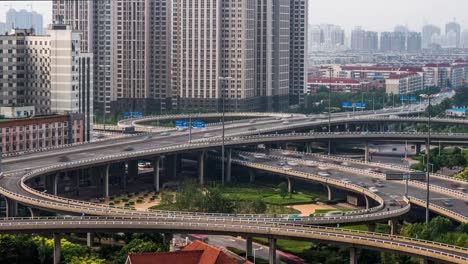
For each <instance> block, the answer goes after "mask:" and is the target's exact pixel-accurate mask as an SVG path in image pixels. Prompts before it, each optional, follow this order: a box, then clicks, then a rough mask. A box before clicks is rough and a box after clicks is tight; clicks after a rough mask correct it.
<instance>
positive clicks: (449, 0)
mask: <svg viewBox="0 0 468 264" xmlns="http://www.w3.org/2000/svg"><path fill="white" fill-rule="evenodd" d="M31 3H32V7H33V9H34V10H35V11H36V12H39V13H42V14H43V15H44V23H45V25H47V24H49V23H50V22H51V16H52V11H51V9H52V5H51V3H50V0H49V1H47V0H43V1H37V0H36V1H0V21H5V12H6V11H7V10H8V8H9V6H10V4H11V6H12V7H14V8H17V9H20V8H24V9H27V10H30V8H31V7H30V4H31ZM309 9H310V12H309V21H310V23H312V24H321V23H330V24H338V25H341V26H343V27H344V28H346V29H347V30H350V29H352V28H353V27H355V26H362V27H364V28H365V29H368V30H374V31H386V30H393V27H394V26H395V25H396V24H403V25H408V26H409V27H410V29H411V30H418V31H420V29H421V27H422V25H423V24H424V23H433V24H436V25H438V26H440V27H443V25H445V23H446V22H448V21H452V20H453V19H454V18H456V19H457V21H458V22H459V23H460V24H461V25H462V27H463V28H467V29H468V15H467V13H466V12H467V10H468V0H309ZM45 25H44V26H45Z"/></svg>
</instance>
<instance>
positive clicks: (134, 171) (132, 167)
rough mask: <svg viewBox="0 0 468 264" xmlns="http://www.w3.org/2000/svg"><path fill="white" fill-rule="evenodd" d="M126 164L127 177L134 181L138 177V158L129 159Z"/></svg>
mask: <svg viewBox="0 0 468 264" xmlns="http://www.w3.org/2000/svg"><path fill="white" fill-rule="evenodd" d="M127 166H128V177H129V179H132V180H133V181H135V179H136V178H137V177H138V160H131V161H128V162H127Z"/></svg>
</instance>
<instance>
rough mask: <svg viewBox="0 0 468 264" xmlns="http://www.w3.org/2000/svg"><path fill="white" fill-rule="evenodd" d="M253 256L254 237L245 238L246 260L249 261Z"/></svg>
mask: <svg viewBox="0 0 468 264" xmlns="http://www.w3.org/2000/svg"><path fill="white" fill-rule="evenodd" d="M252 256H253V246H252V237H246V238H245V259H247V260H249V259H250V258H251V257H252Z"/></svg>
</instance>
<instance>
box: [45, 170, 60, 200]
mask: <svg viewBox="0 0 468 264" xmlns="http://www.w3.org/2000/svg"><path fill="white" fill-rule="evenodd" d="M59 175H60V172H57V173H56V174H50V175H47V176H46V179H45V185H46V186H45V187H46V190H47V193H49V194H52V195H57V189H58V185H57V182H58V177H59Z"/></svg>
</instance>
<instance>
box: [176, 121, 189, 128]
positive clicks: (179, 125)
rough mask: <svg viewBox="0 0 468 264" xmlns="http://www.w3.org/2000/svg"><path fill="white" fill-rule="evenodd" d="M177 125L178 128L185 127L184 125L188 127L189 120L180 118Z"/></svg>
mask: <svg viewBox="0 0 468 264" xmlns="http://www.w3.org/2000/svg"><path fill="white" fill-rule="evenodd" d="M175 126H176V127H177V128H183V127H188V122H187V121H184V120H179V121H176V122H175Z"/></svg>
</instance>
